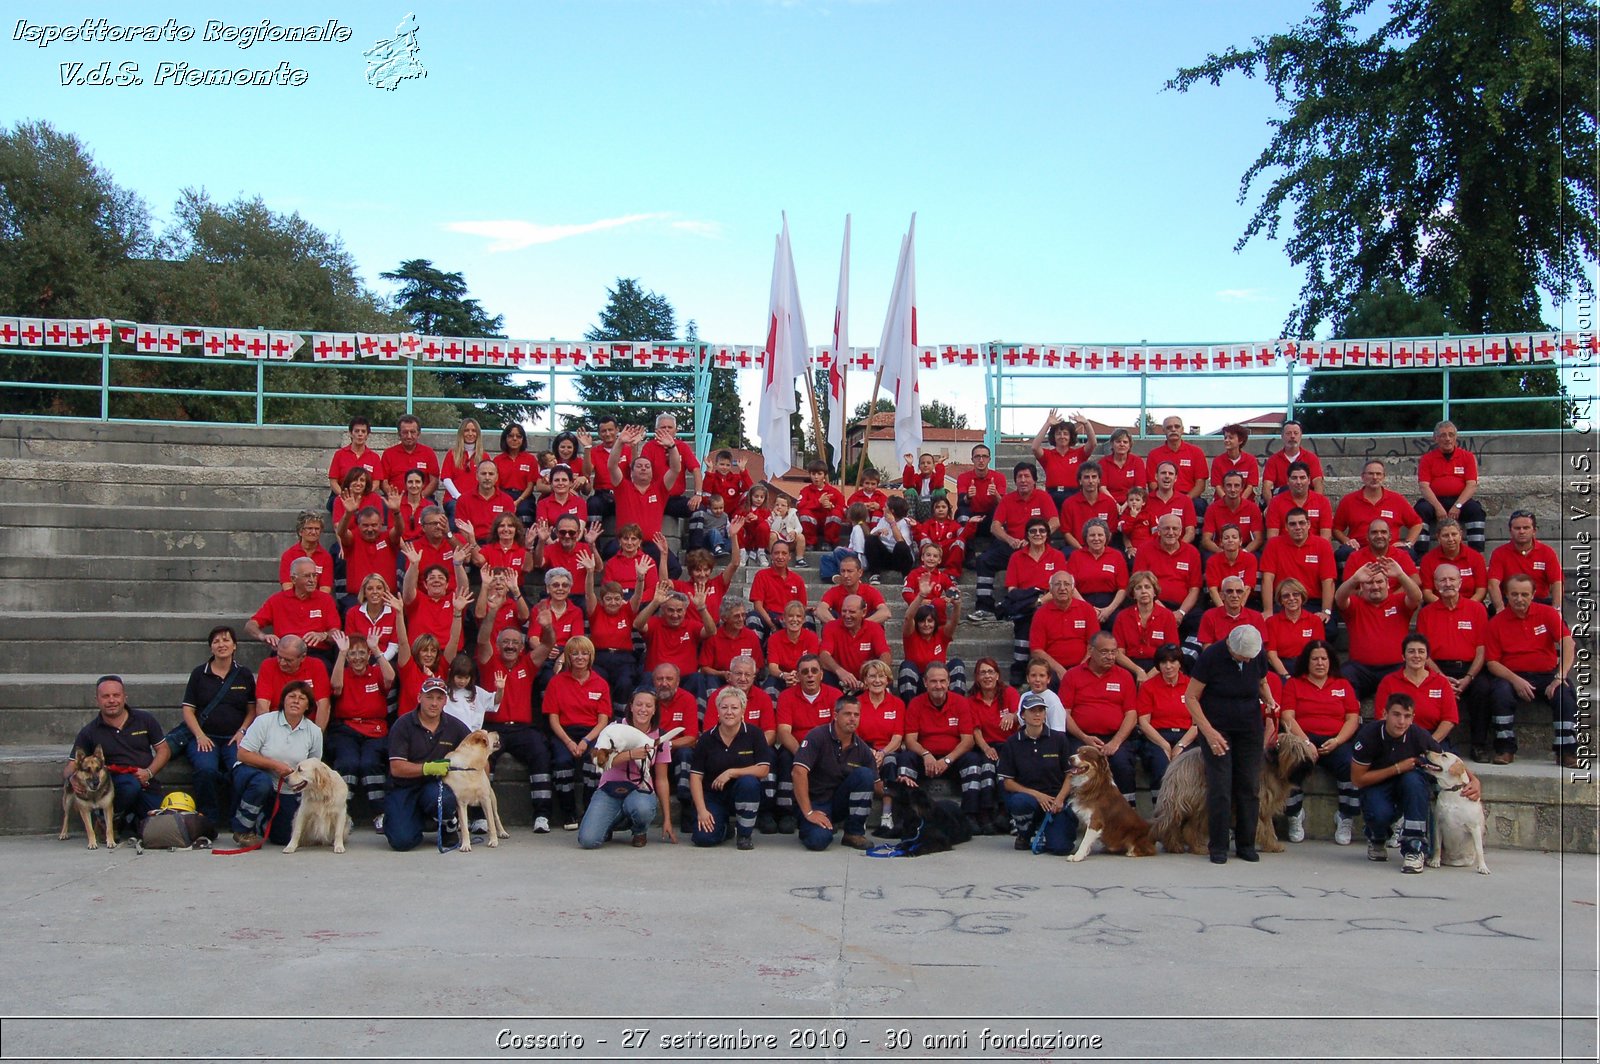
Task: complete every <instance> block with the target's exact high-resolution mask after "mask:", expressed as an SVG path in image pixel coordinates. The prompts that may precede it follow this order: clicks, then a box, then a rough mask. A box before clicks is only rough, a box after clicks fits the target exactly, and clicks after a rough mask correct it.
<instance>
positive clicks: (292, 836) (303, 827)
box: [283, 757, 350, 853]
mask: <svg viewBox="0 0 1600 1064" xmlns="http://www.w3.org/2000/svg"><path fill="white" fill-rule="evenodd" d="M283 779H284V782H285V783H287V784H288V785H289V789H290V790H291V791H293V792H294V793H295V794H297V795H299V796H300V808H298V809H296V810H295V811H294V828H293V829H292V830H291V831H290V832H289V845H287V846H285V847H284V848H283V852H284V853H294V852H295V851H296V850H298V849H299V848H300V844H301V843H302V842H304V843H306V844H307V845H308V846H315V845H317V844H318V843H324V844H329V845H332V846H333V852H334V853H344V844H345V840H347V839H348V838H350V810H349V798H350V788H349V787H347V786H345V782H344V779H343V778H342V777H341V776H340V775H339V774H338V773H337V772H335V771H333V769H331V768H329V767H328V766H327V765H324V764H323V763H322V762H321V761H319V760H317V759H316V758H314V757H308V758H306V759H305V760H304V761H302V762H300V763H299V764H298V765H296V766H295V767H294V771H293V772H291V773H289V774H288V775H287V776H285V777H283Z"/></svg>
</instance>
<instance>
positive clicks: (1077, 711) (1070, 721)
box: [1061, 632, 1139, 805]
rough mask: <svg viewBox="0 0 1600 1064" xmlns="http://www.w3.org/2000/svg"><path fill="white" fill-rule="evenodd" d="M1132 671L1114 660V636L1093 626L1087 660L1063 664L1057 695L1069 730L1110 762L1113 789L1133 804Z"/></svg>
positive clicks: (1134, 715) (1135, 709)
mask: <svg viewBox="0 0 1600 1064" xmlns="http://www.w3.org/2000/svg"><path fill="white" fill-rule="evenodd" d="M1137 687H1138V684H1137V683H1135V681H1134V679H1133V674H1132V673H1131V672H1129V671H1128V670H1127V669H1124V668H1123V667H1122V666H1120V665H1118V664H1117V640H1116V638H1115V637H1114V636H1112V634H1111V633H1110V632H1097V633H1096V634H1095V636H1094V638H1093V639H1091V640H1089V660H1087V661H1085V662H1084V663H1083V664H1081V665H1078V666H1075V667H1073V668H1071V669H1068V670H1067V675H1066V677H1065V678H1063V679H1062V681H1061V701H1062V702H1063V703H1064V704H1065V705H1066V706H1067V734H1068V735H1071V736H1072V738H1073V739H1075V740H1077V742H1078V744H1079V745H1081V746H1092V747H1094V748H1095V749H1096V750H1099V751H1100V752H1101V753H1102V754H1104V755H1105V756H1106V760H1107V761H1109V762H1110V763H1111V778H1112V780H1113V781H1114V782H1115V783H1116V785H1117V790H1119V791H1121V792H1122V796H1123V797H1124V798H1126V799H1127V800H1128V804H1130V805H1131V804H1133V800H1134V797H1135V794H1134V782H1133V766H1134V746H1133V744H1132V743H1130V742H1128V737H1129V736H1131V735H1132V734H1133V729H1134V727H1135V725H1137V724H1138V723H1139V714H1138V706H1137V702H1136V700H1135V695H1136V693H1137V692H1136V689H1137Z"/></svg>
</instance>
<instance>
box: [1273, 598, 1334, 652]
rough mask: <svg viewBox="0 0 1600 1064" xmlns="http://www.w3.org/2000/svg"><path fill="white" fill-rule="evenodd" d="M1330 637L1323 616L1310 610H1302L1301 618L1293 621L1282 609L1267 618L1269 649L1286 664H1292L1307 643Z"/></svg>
mask: <svg viewBox="0 0 1600 1064" xmlns="http://www.w3.org/2000/svg"><path fill="white" fill-rule="evenodd" d="M1326 638H1328V629H1327V626H1326V625H1324V624H1323V623H1322V618H1321V617H1319V616H1317V615H1316V614H1315V613H1312V612H1310V611H1309V610H1301V611H1300V618H1299V620H1295V621H1291V620H1289V618H1288V617H1287V616H1285V615H1284V613H1283V611H1282V610H1279V611H1278V612H1277V613H1274V614H1273V615H1272V616H1271V617H1268V618H1267V638H1266V644H1267V649H1268V650H1270V651H1272V652H1273V653H1274V654H1276V655H1278V659H1279V660H1280V661H1282V662H1283V663H1284V665H1286V666H1287V665H1290V664H1291V663H1292V662H1293V661H1294V659H1295V658H1298V657H1299V656H1300V652H1301V651H1302V650H1304V649H1305V648H1306V644H1307V643H1309V642H1311V641H1312V640H1314V639H1326Z"/></svg>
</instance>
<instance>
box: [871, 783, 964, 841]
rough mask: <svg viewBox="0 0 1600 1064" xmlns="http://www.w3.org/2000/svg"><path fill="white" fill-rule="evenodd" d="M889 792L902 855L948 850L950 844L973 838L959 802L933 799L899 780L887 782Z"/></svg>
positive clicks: (919, 789)
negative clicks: (896, 821)
mask: <svg viewBox="0 0 1600 1064" xmlns="http://www.w3.org/2000/svg"><path fill="white" fill-rule="evenodd" d="M889 795H890V797H892V798H893V799H894V812H895V819H896V820H898V821H899V827H900V836H901V841H900V846H899V850H900V852H901V855H902V856H904V857H920V856H922V855H923V854H925V853H947V852H949V850H950V849H951V848H952V847H954V846H956V845H959V844H960V843H963V842H970V841H971V840H972V832H971V830H969V829H968V828H967V821H966V818H965V817H964V816H962V815H961V804H960V803H959V802H954V801H951V800H949V799H947V798H945V799H939V800H937V801H936V800H934V799H933V798H930V797H929V796H928V792H927V791H924V790H923V789H922V788H921V787H909V786H907V785H906V784H904V783H900V782H898V781H896V782H895V783H892V784H890V785H889Z"/></svg>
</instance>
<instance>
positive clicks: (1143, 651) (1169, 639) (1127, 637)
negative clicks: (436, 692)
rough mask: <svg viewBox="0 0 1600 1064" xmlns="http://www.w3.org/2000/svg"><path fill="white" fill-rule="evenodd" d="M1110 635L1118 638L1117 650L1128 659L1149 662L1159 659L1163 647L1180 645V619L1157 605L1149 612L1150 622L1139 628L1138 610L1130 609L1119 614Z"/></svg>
mask: <svg viewBox="0 0 1600 1064" xmlns="http://www.w3.org/2000/svg"><path fill="white" fill-rule="evenodd" d="M1111 634H1112V635H1114V636H1116V637H1117V646H1119V647H1121V648H1122V652H1123V653H1124V654H1126V655H1127V656H1128V657H1130V658H1134V659H1136V660H1148V659H1150V658H1153V657H1155V656H1156V651H1157V650H1159V649H1161V646H1162V644H1163V643H1176V642H1177V641H1178V618H1177V616H1176V615H1174V614H1173V612H1172V611H1171V610H1169V609H1167V608H1166V607H1165V606H1163V605H1162V604H1161V603H1159V602H1157V603H1156V604H1155V605H1154V606H1153V607H1151V609H1150V619H1149V620H1148V621H1146V622H1145V623H1143V624H1140V623H1139V610H1138V608H1137V607H1134V606H1129V607H1128V608H1127V609H1125V610H1123V611H1121V612H1120V613H1118V614H1117V619H1116V621H1115V622H1113V624H1112V626H1111Z"/></svg>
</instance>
